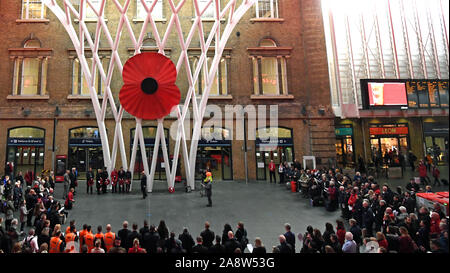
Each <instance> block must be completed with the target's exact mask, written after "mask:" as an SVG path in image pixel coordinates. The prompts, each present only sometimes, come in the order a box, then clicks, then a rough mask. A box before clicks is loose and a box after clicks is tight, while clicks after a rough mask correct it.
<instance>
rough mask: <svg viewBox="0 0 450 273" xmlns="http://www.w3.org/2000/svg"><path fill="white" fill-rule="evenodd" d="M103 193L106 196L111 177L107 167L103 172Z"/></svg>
mask: <svg viewBox="0 0 450 273" xmlns="http://www.w3.org/2000/svg"><path fill="white" fill-rule="evenodd" d="M102 181H103V183H102V193H103V194H106V190H107V187H108V184H109V182H110V181H109V177H108V170H107V169H106V167H105V168H104V169H103V171H102Z"/></svg>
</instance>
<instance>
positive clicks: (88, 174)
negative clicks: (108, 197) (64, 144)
mask: <svg viewBox="0 0 450 273" xmlns="http://www.w3.org/2000/svg"><path fill="white" fill-rule="evenodd" d="M94 179H95V177H94V172H93V171H92V168H89V171H87V172H86V193H89V191H90V192H91V194H92V186H93V185H94Z"/></svg>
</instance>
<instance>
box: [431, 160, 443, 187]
mask: <svg viewBox="0 0 450 273" xmlns="http://www.w3.org/2000/svg"><path fill="white" fill-rule="evenodd" d="M431 173H432V175H433V178H434V181H433V187H434V186H435V185H436V184H437V185H439V186H440V185H441V181H439V176H440V175H441V172H440V171H439V168H438V166H437V165H436V164H433V168H432V170H431Z"/></svg>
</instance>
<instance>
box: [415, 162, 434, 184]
mask: <svg viewBox="0 0 450 273" xmlns="http://www.w3.org/2000/svg"><path fill="white" fill-rule="evenodd" d="M418 169H419V176H420V183H421V184H423V185H424V186H425V185H428V184H431V181H430V178H429V177H428V173H427V166H426V165H425V163H424V162H423V160H420V163H419V167H418ZM427 181H428V182H427Z"/></svg>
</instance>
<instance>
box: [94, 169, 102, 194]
mask: <svg viewBox="0 0 450 273" xmlns="http://www.w3.org/2000/svg"><path fill="white" fill-rule="evenodd" d="M102 177H103V176H102V169H98V170H97V175H96V176H95V187H96V188H97V194H100V192H101V188H102V184H103V178H102Z"/></svg>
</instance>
